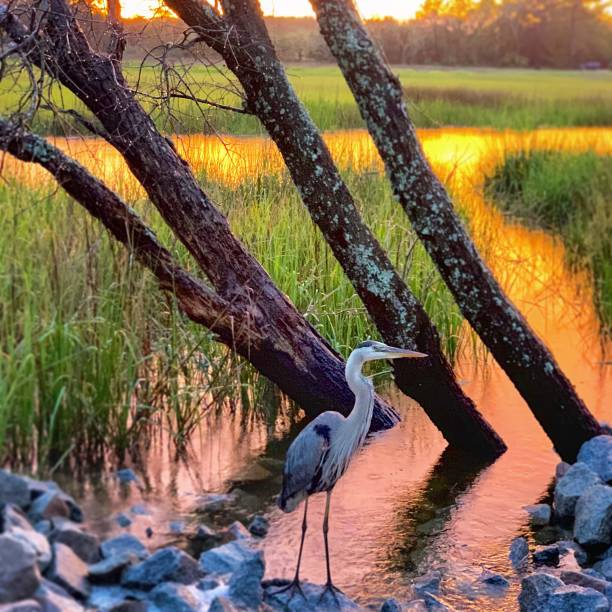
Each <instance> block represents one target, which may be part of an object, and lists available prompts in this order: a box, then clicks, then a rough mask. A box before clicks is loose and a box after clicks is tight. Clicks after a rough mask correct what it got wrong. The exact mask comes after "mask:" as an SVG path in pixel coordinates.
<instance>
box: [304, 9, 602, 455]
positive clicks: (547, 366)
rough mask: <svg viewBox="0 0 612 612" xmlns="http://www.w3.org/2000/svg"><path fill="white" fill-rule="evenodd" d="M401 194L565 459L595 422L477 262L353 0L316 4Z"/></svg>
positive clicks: (463, 304)
mask: <svg viewBox="0 0 612 612" xmlns="http://www.w3.org/2000/svg"><path fill="white" fill-rule="evenodd" d="M311 4H312V6H313V8H314V10H315V13H316V15H317V20H318V22H319V27H320V30H321V34H322V35H323V37H324V38H325V41H326V42H327V45H328V46H329V48H330V50H331V52H332V53H333V55H334V57H335V58H336V60H337V61H338V64H339V66H340V69H341V70H342V73H343V74H344V78H345V79H346V81H347V83H348V85H349V87H350V88H351V90H352V92H353V95H354V97H355V100H356V101H357V104H358V105H359V109H360V111H361V115H362V116H363V118H364V120H365V121H366V123H367V126H368V129H369V131H370V134H371V136H372V138H373V139H374V142H375V143H376V146H377V148H378V152H379V154H380V156H381V157H382V159H383V161H384V163H385V167H386V170H387V173H388V175H389V177H390V179H391V182H392V184H393V188H394V191H395V194H396V196H397V197H398V199H399V201H400V203H401V205H402V206H403V208H404V210H405V211H406V214H407V215H408V216H409V218H410V220H411V222H412V225H413V227H414V229H415V231H416V232H417V234H418V236H419V238H420V239H421V240H422V242H423V244H424V245H425V248H426V249H427V252H428V253H429V255H430V256H431V258H432V259H433V261H434V262H435V264H436V265H437V267H438V270H439V271H440V274H441V275H442V277H443V278H444V281H445V282H446V284H447V285H448V287H449V289H450V290H451V292H452V293H453V295H454V297H455V299H456V301H457V303H458V305H459V307H460V308H461V311H462V312H463V314H464V315H465V317H466V319H467V320H468V321H469V322H470V324H471V325H472V327H473V328H474V329H475V330H476V332H477V333H478V334H479V336H480V337H481V338H482V340H483V342H484V343H485V344H486V346H487V347H488V348H489V350H490V351H491V352H492V353H493V355H494V357H495V359H496V360H497V362H498V363H499V364H500V365H501V366H502V368H503V369H504V370H505V372H506V374H507V375H508V377H509V378H510V379H511V380H512V382H513V383H514V385H515V386H516V388H517V389H518V391H519V392H520V393H521V395H522V396H523V398H524V399H525V401H526V402H527V404H528V405H529V407H530V408H531V410H532V412H533V414H534V415H535V417H536V418H537V420H538V421H539V423H540V424H541V425H542V427H543V429H544V431H545V432H546V433H547V435H548V436H549V438H550V439H551V440H552V442H553V445H554V447H555V449H556V450H557V452H558V453H559V454H560V455H561V456H562V457H563V458H564V459H566V460H568V461H569V460H573V459H574V458H575V457H576V454H577V452H578V449H579V448H580V445H581V444H582V443H583V442H584V441H585V440H587V439H589V438H590V437H592V436H594V435H596V434H597V433H598V432H599V430H600V427H599V424H598V423H597V421H596V420H595V418H594V417H593V416H592V415H591V413H590V412H589V411H588V409H587V408H586V406H585V405H584V403H583V402H582V400H581V399H580V398H579V397H578V395H577V393H576V391H575V389H574V388H573V387H572V385H571V383H570V382H569V380H568V379H567V378H566V377H565V375H564V374H563V372H562V371H561V370H560V368H559V366H558V365H557V363H556V362H555V359H554V358H553V356H552V355H551V354H550V352H549V351H548V349H547V348H546V347H545V346H544V344H543V343H542V342H541V340H540V339H539V338H538V337H537V336H536V334H535V333H534V332H533V330H532V329H531V328H530V326H529V325H528V323H527V322H526V321H525V319H524V318H523V316H522V315H521V314H520V313H519V312H518V310H517V309H516V308H515V306H514V305H513V304H512V303H511V302H510V300H509V299H508V298H507V296H506V295H505V294H504V292H503V290H502V289H501V287H500V286H499V284H498V283H497V281H496V280H495V278H494V277H493V275H492V274H491V272H490V270H489V269H488V268H487V266H486V265H485V263H484V262H483V261H482V259H481V258H480V256H479V254H478V252H477V251H476V248H475V246H474V244H473V242H472V240H471V238H470V236H469V235H468V233H467V231H466V229H465V227H464V226H463V224H462V223H461V221H460V219H459V217H458V216H457V214H456V213H455V211H454V209H453V205H452V202H451V200H450V198H449V196H448V193H447V192H446V190H445V189H444V186H443V185H442V183H441V182H440V180H439V179H438V178H437V177H436V175H435V174H434V173H433V171H432V170H431V168H430V167H429V164H428V163H427V161H426V159H425V156H424V155H423V152H422V150H421V147H420V145H419V141H418V139H417V136H416V132H415V129H414V126H413V124H412V122H411V121H410V119H409V117H408V112H407V110H406V105H405V103H404V101H403V99H402V89H401V86H400V83H399V80H398V79H397V78H396V77H395V76H394V75H393V74H392V73H391V71H390V70H389V68H388V66H387V65H386V64H385V62H384V61H383V59H382V57H381V55H380V53H379V52H378V50H377V48H376V46H375V44H374V43H373V41H372V40H371V39H370V36H369V34H368V32H367V31H366V29H365V27H364V26H363V24H362V22H361V19H360V17H359V15H358V14H357V11H356V10H355V7H354V5H353V3H352V2H351V0H311Z"/></svg>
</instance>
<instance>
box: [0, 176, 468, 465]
mask: <svg viewBox="0 0 612 612" xmlns="http://www.w3.org/2000/svg"><path fill="white" fill-rule="evenodd" d="M346 178H347V180H348V182H349V185H350V186H351V188H352V189H353V190H354V193H355V194H356V196H357V198H358V200H359V202H361V203H362V204H363V206H362V208H363V213H364V216H365V217H366V219H367V220H368V221H369V222H370V223H371V224H372V226H373V228H374V230H375V232H376V234H377V235H378V237H379V238H380V240H381V241H382V242H383V244H384V245H385V247H386V248H387V249H388V251H389V253H390V254H391V256H392V258H393V261H394V263H395V265H396V266H397V267H398V269H399V270H401V271H402V272H403V274H404V276H405V277H406V278H408V279H409V282H410V285H411V286H412V288H413V289H414V291H415V292H416V293H417V295H419V297H420V298H421V299H422V300H423V301H424V303H425V306H426V308H427V310H428V311H429V312H430V314H431V316H432V318H433V319H434V321H435V323H436V325H437V326H438V328H439V330H440V331H441V334H442V338H443V342H444V346H445V349H446V351H447V352H448V354H449V355H450V356H451V358H452V357H453V356H454V355H455V354H456V352H457V350H458V348H459V339H460V328H461V323H462V318H461V316H460V314H459V312H458V311H457V309H456V307H455V306H454V304H453V302H452V299H451V297H450V295H449V294H448V292H447V290H446V288H445V287H444V286H443V284H442V283H441V281H440V280H439V278H438V276H437V273H436V272H435V270H434V268H433V265H432V264H431V262H430V261H429V259H428V258H427V257H426V255H425V253H424V252H423V251H422V249H421V247H420V246H416V245H415V237H414V235H413V233H412V231H411V230H410V228H409V227H408V224H407V220H406V217H405V215H404V214H403V213H402V211H401V209H400V208H399V207H398V206H397V205H396V204H395V203H394V201H393V198H392V194H391V190H390V188H389V187H388V184H387V181H386V180H385V179H384V177H383V176H382V175H380V174H378V173H377V172H374V171H368V172H367V173H358V172H354V171H351V170H350V169H348V170H347V171H346ZM200 179H201V180H202V182H203V184H204V186H205V189H206V190H207V191H208V192H209V193H211V195H212V196H213V197H214V199H215V201H217V202H219V203H221V204H222V206H223V207H224V211H225V212H226V214H227V215H228V218H229V221H230V224H231V227H232V229H233V230H234V231H235V232H236V233H237V234H238V235H239V236H240V237H241V238H242V239H243V240H244V241H245V243H246V244H247V245H248V247H249V248H250V249H251V251H252V252H253V254H254V255H255V256H256V257H257V258H258V259H259V260H260V261H261V262H262V263H263V265H264V266H265V267H266V269H267V270H268V271H269V272H270V274H271V275H272V277H273V278H274V280H275V281H276V282H277V283H278V285H279V286H280V288H281V289H282V290H283V291H284V292H286V293H287V294H288V295H289V297H290V298H291V300H292V301H293V302H294V303H295V304H296V305H297V307H298V308H299V310H300V311H301V312H303V313H304V314H305V316H306V317H307V318H308V320H309V321H311V323H312V324H313V325H314V326H315V327H316V328H317V329H318V330H319V331H320V332H321V333H322V334H323V335H324V336H325V337H326V338H327V339H328V340H330V342H331V343H332V344H333V345H334V346H335V347H336V348H337V349H338V350H339V351H341V352H342V353H343V354H345V355H346V354H347V353H348V352H349V351H350V350H351V348H352V347H353V346H354V344H355V343H357V342H358V341H361V340H363V339H364V338H368V337H376V331H375V329H374V328H373V326H372V325H371V323H370V321H369V319H368V317H367V314H366V313H365V311H364V308H363V306H362V305H361V303H360V301H359V299H358V297H357V296H356V295H355V293H354V291H353V288H352V286H351V285H350V283H349V282H348V281H347V279H346V278H345V277H344V275H343V273H342V270H341V269H340V266H339V265H338V263H337V262H336V260H335V259H334V257H333V255H332V254H331V252H330V250H329V248H328V247H327V245H326V243H325V242H324V240H323V239H322V238H321V236H320V235H319V233H318V230H317V229H316V228H315V227H314V226H313V224H312V222H311V221H310V218H309V216H308V214H307V211H306V210H305V209H304V207H303V205H302V204H301V201H300V199H299V196H298V194H297V193H296V191H295V189H294V187H293V185H292V183H291V180H290V178H289V176H288V175H287V174H286V173H270V174H265V173H263V172H262V173H259V174H258V175H256V176H254V177H252V178H251V179H248V180H245V181H243V182H241V183H240V185H239V186H238V187H237V188H235V187H232V186H229V185H226V184H221V183H217V182H213V181H212V180H210V179H209V178H207V176H205V175H202V176H201V177H200ZM0 201H1V202H2V206H3V210H4V212H5V219H6V222H5V225H4V228H5V231H3V232H1V233H0V352H1V358H0V397H2V403H1V404H0V463H3V462H6V461H11V462H13V463H22V464H28V465H29V464H31V463H35V464H39V465H46V466H48V465H55V464H56V463H57V462H60V461H62V460H63V459H68V458H72V459H73V458H74V457H75V456H79V457H81V458H83V457H84V458H86V459H87V460H89V461H101V460H103V459H104V457H106V456H107V453H109V451H112V452H113V453H114V454H117V455H119V456H120V457H121V456H122V454H124V453H126V452H129V451H130V449H132V448H133V447H134V446H136V445H137V444H139V443H140V442H142V440H143V439H144V440H146V439H147V437H148V436H150V435H152V434H153V433H154V432H155V431H159V427H164V428H165V429H166V430H167V431H168V433H169V434H170V436H172V437H173V438H174V440H175V441H176V442H177V443H178V444H179V445H180V444H181V443H183V442H184V441H186V440H187V439H188V437H189V434H190V433H191V432H192V431H193V429H194V428H195V427H197V424H198V422H199V420H200V418H201V417H202V415H203V414H206V412H207V411H208V410H213V409H215V408H218V407H219V406H223V405H225V406H229V405H231V403H232V402H234V403H238V402H239V401H241V402H242V404H243V405H244V403H245V401H246V402H247V403H248V405H249V406H250V408H251V409H252V410H254V411H259V412H261V413H262V414H267V415H268V416H270V414H273V410H272V409H271V408H270V406H268V405H267V404H266V403H265V402H264V401H263V400H262V399H261V397H262V395H261V391H262V389H264V387H262V386H261V385H262V384H263V383H260V382H259V381H258V377H257V375H256V374H255V373H254V372H253V370H252V369H251V368H250V366H248V364H245V363H244V362H243V361H242V360H240V359H237V358H235V357H234V356H233V355H231V354H229V353H228V352H227V351H226V350H225V349H224V348H223V347H222V346H220V345H218V344H216V343H215V342H214V340H213V339H212V338H211V337H210V335H209V334H208V332H207V331H206V330H205V329H203V328H202V327H198V326H196V325H194V324H193V323H191V322H190V321H188V320H186V319H185V318H184V317H182V316H181V315H180V313H179V312H178V311H177V309H176V308H175V306H174V304H173V302H172V300H171V299H169V298H168V297H167V296H164V295H162V294H161V293H160V292H159V290H158V289H157V287H156V284H155V282H154V279H153V278H152V277H151V275H149V274H148V273H143V271H142V269H141V268H140V267H139V266H138V265H137V264H135V263H134V262H133V261H132V260H131V258H130V257H129V255H128V254H127V253H126V251H125V250H124V249H123V248H122V247H120V246H119V245H117V244H115V243H114V242H113V241H112V240H111V239H110V238H109V237H108V236H107V234H106V233H105V232H104V231H103V229H101V227H100V226H99V225H98V224H97V223H96V222H95V221H93V220H92V219H90V218H89V217H88V215H87V214H86V213H85V212H83V211H82V210H81V208H80V207H79V206H78V205H76V204H75V203H74V202H72V201H71V200H70V199H69V198H67V197H66V196H65V195H63V194H62V193H61V192H58V191H56V190H55V189H53V188H49V187H47V188H44V187H39V188H38V189H34V190H29V189H25V188H24V187H23V186H22V185H20V184H18V183H8V184H7V183H5V184H4V185H3V186H2V187H1V188H0ZM132 203H133V205H134V206H135V207H136V208H137V209H138V210H139V211H140V212H141V214H143V216H144V217H145V218H146V219H147V220H148V221H149V222H150V223H151V224H152V225H153V227H155V229H156V230H157V231H158V233H159V235H160V238H161V239H162V240H163V241H164V242H165V243H166V244H175V240H174V239H173V237H172V235H171V234H170V232H169V230H168V229H167V227H166V226H164V225H163V223H161V222H160V220H159V216H158V214H157V212H156V211H155V210H154V209H153V208H152V206H151V205H150V204H149V203H148V202H147V201H143V200H139V201H132ZM175 246H176V245H175ZM178 254H179V257H180V258H181V259H182V261H183V262H184V263H185V265H187V266H190V263H189V258H188V256H187V254H186V253H185V251H184V250H183V249H181V248H180V247H178ZM270 418H272V417H270Z"/></svg>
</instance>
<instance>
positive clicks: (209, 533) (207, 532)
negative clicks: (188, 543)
mask: <svg viewBox="0 0 612 612" xmlns="http://www.w3.org/2000/svg"><path fill="white" fill-rule="evenodd" d="M194 538H195V539H196V540H200V541H202V542H206V543H209V542H220V541H221V536H220V535H219V534H218V533H217V532H216V531H213V530H212V529H211V528H210V527H208V525H204V524H202V525H199V526H198V528H197V530H196V532H195V535H194Z"/></svg>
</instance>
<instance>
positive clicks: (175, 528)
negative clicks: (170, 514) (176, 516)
mask: <svg viewBox="0 0 612 612" xmlns="http://www.w3.org/2000/svg"><path fill="white" fill-rule="evenodd" d="M185 529H186V527H185V521H171V522H170V525H169V530H170V533H172V534H174V535H183V534H184V533H185Z"/></svg>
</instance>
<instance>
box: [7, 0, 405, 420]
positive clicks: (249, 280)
mask: <svg viewBox="0 0 612 612" xmlns="http://www.w3.org/2000/svg"><path fill="white" fill-rule="evenodd" d="M48 5H49V10H48V12H46V13H45V14H44V15H43V16H42V22H41V33H42V35H39V34H38V33H30V32H29V31H28V30H27V29H26V28H25V26H23V24H22V23H21V22H20V21H18V20H17V19H16V18H15V16H14V15H13V14H12V13H11V12H10V11H9V10H8V9H7V8H6V7H0V27H2V28H4V29H5V31H7V33H8V34H9V35H10V36H11V38H12V39H13V40H14V41H15V42H17V43H18V44H19V45H20V49H21V51H22V52H24V53H25V52H27V53H28V58H29V59H30V60H31V61H32V62H34V63H36V64H38V65H39V66H42V67H43V68H44V69H45V70H48V71H50V72H51V73H52V74H53V75H54V76H55V77H56V78H58V79H59V80H60V81H61V82H62V84H63V85H65V86H66V87H67V88H68V89H70V90H71V91H72V92H73V93H74V94H75V95H76V96H78V97H79V98H80V99H81V100H82V101H83V102H84V103H85V104H86V106H87V107H89V109H90V110H91V111H92V112H93V113H94V115H95V116H96V118H97V119H98V121H99V122H100V123H101V124H102V126H103V128H104V132H105V136H106V138H107V140H108V141H109V142H110V143H111V144H112V145H113V146H114V147H115V148H116V149H117V150H118V151H119V152H120V153H121V154H122V155H123V157H124V159H125V160H126V162H127V164H128V166H129V168H130V169H131V171H132V172H133V174H134V175H135V176H136V178H137V179H138V180H139V182H140V183H141V184H142V185H143V187H144V188H145V190H146V191H147V193H148V195H149V197H150V199H151V201H152V202H153V203H154V204H155V206H156V207H157V209H158V210H159V211H160V213H161V215H162V217H163V218H164V220H165V221H166V223H167V224H168V225H169V226H170V227H171V228H172V230H173V231H174V233H175V234H176V235H177V237H178V238H179V239H180V240H181V242H183V244H184V245H185V246H186V247H187V248H188V249H189V251H190V253H191V254H192V256H193V257H194V259H195V260H196V261H197V263H198V265H199V266H200V268H201V269H202V270H203V271H204V272H205V274H206V275H207V276H208V278H209V279H210V281H211V282H212V284H213V286H214V287H215V289H216V291H217V293H218V295H219V296H220V297H221V298H222V299H223V300H224V301H225V302H227V303H228V304H231V306H232V308H233V309H234V312H240V313H241V316H240V317H239V318H236V320H235V330H234V332H233V334H232V339H231V340H229V342H228V344H229V345H230V346H231V348H233V349H235V350H236V351H237V352H238V353H240V354H241V355H243V356H244V357H246V358H247V359H248V360H249V361H250V362H251V363H252V364H253V365H254V366H255V367H256V368H257V369H258V370H259V371H260V372H261V373H262V374H264V375H265V376H267V377H268V378H269V379H270V380H272V381H273V382H275V383H276V384H277V385H278V386H279V387H280V388H281V389H282V390H283V391H284V392H285V393H287V395H289V396H290V397H291V398H292V399H294V400H295V401H297V402H298V403H299V404H300V405H301V406H302V407H303V408H304V410H305V411H306V412H307V413H308V414H309V415H310V416H311V417H312V416H315V415H316V414H319V413H320V412H323V411H325V410H338V411H340V412H342V413H344V414H348V413H349V412H350V410H351V409H352V407H353V403H354V395H353V393H352V392H351V390H350V389H349V387H348V385H347V384H346V381H345V378H344V362H343V361H342V359H341V358H340V357H339V356H338V355H337V353H336V352H335V351H334V350H333V349H332V348H331V347H330V346H329V345H328V344H327V343H326V342H325V340H324V339H323V338H322V337H321V336H320V335H319V334H318V333H317V332H316V331H315V330H314V329H313V328H312V326H310V325H309V323H308V322H307V321H306V320H305V319H304V317H302V315H300V314H299V313H298V312H297V311H296V310H295V308H294V307H293V305H292V304H291V303H290V302H289V300H288V299H287V297H286V296H285V295H284V294H283V293H282V292H280V291H279V290H278V288H277V287H276V286H275V285H274V283H273V281H272V280H271V279H270V277H269V276H268V274H267V273H266V272H265V270H264V269H263V268H262V267H261V265H260V264H259V263H258V262H257V261H256V260H255V259H254V258H253V257H252V256H251V255H250V253H249V252H248V251H247V250H246V249H245V248H244V246H243V245H242V244H241V243H240V241H239V240H238V239H236V238H235V237H234V235H233V234H232V233H231V231H230V228H229V226H228V223H227V220H226V218H225V217H224V216H223V215H222V213H221V212H220V211H219V210H218V209H217V208H216V207H215V206H214V204H213V203H212V201H211V200H210V199H209V198H208V197H207V196H206V194H205V193H204V192H203V191H202V189H201V188H200V186H199V185H198V183H197V181H196V180H195V177H194V176H193V173H192V172H191V170H190V168H189V166H188V165H187V163H186V162H185V161H184V160H183V159H182V158H181V157H180V156H179V155H178V153H177V151H176V149H175V148H174V146H173V144H172V143H171V141H169V140H168V139H167V138H165V137H164V136H162V135H161V134H159V132H158V131H157V130H156V128H155V126H154V125H153V122H152V121H151V119H150V118H149V116H148V115H147V114H146V113H145V112H144V110H143V109H142V108H141V107H140V105H139V104H138V103H137V102H136V100H135V99H134V97H133V95H132V93H131V91H130V89H129V87H128V85H127V84H126V82H125V80H124V78H123V75H122V74H121V71H120V69H119V66H118V62H116V61H114V60H112V59H111V58H109V57H106V56H102V55H100V54H97V53H94V52H93V51H92V49H91V48H90V46H89V44H88V42H87V40H86V38H85V36H84V35H83V33H82V31H81V30H80V28H79V26H78V24H77V23H76V21H75V20H74V18H73V16H72V14H71V12H70V9H69V7H68V5H67V4H66V2H64V0H50V1H49V3H48ZM396 422H397V414H396V413H395V412H394V411H393V410H392V409H391V408H390V407H389V405H388V404H387V403H386V402H385V401H384V400H382V399H381V398H379V397H377V400H376V409H375V413H374V418H373V420H372V429H383V428H386V427H390V426H392V425H393V424H394V423H396Z"/></svg>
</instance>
